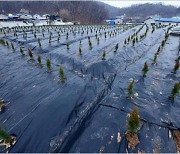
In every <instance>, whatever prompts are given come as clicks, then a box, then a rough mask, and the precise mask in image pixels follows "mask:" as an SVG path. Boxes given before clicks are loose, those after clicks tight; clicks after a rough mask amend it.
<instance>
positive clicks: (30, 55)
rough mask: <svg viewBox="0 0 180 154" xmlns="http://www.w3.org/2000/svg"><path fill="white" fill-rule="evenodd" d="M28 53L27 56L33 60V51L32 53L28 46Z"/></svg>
mask: <svg viewBox="0 0 180 154" xmlns="http://www.w3.org/2000/svg"><path fill="white" fill-rule="evenodd" d="M28 55H29V57H30V60H33V59H34V58H33V53H32V51H31V49H29V48H28Z"/></svg>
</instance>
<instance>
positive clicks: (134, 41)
mask: <svg viewBox="0 0 180 154" xmlns="http://www.w3.org/2000/svg"><path fill="white" fill-rule="evenodd" d="M135 43H136V39H135V38H134V39H133V46H134V44H135Z"/></svg>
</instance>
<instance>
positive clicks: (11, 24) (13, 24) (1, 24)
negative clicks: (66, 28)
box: [0, 21, 73, 28]
mask: <svg viewBox="0 0 180 154" xmlns="http://www.w3.org/2000/svg"><path fill="white" fill-rule="evenodd" d="M32 25H33V23H28V22H27V23H25V22H23V21H5V22H0V28H2V27H16V26H32ZM35 25H36V26H40V25H47V22H46V21H39V22H35ZM51 25H73V23H72V22H59V21H54V22H53V23H52V24H51Z"/></svg>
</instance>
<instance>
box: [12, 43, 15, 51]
mask: <svg viewBox="0 0 180 154" xmlns="http://www.w3.org/2000/svg"><path fill="white" fill-rule="evenodd" d="M11 48H12V50H13V51H15V48H14V44H13V43H12V42H11Z"/></svg>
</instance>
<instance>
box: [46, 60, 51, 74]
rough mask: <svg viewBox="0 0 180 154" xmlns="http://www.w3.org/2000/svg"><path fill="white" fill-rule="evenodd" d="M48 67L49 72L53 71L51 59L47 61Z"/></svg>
mask: <svg viewBox="0 0 180 154" xmlns="http://www.w3.org/2000/svg"><path fill="white" fill-rule="evenodd" d="M46 67H47V71H48V72H50V71H51V61H50V59H47V61H46Z"/></svg>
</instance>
